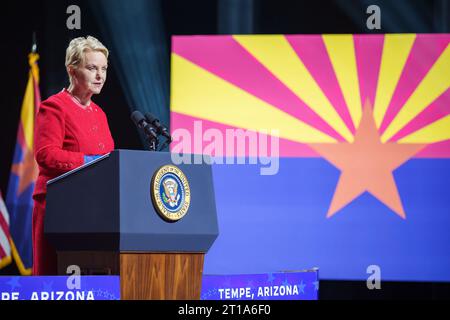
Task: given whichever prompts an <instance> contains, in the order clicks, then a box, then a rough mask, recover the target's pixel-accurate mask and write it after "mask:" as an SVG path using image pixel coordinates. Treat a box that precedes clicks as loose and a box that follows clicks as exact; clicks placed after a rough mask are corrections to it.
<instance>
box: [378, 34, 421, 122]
mask: <svg viewBox="0 0 450 320" xmlns="http://www.w3.org/2000/svg"><path fill="white" fill-rule="evenodd" d="M415 39H416V35H415V34H387V35H385V36H384V45H383V54H382V57H381V65H380V73H379V75H378V85H377V91H376V92H377V93H376V97H375V105H374V107H373V115H374V118H375V124H376V125H377V128H379V127H380V126H381V123H382V122H383V118H384V116H385V114H386V111H387V108H388V106H389V103H390V102H391V99H392V95H393V94H394V90H395V88H396V87H397V83H398V81H399V79H400V76H401V74H402V71H403V68H404V66H405V63H406V60H407V59H408V56H409V53H410V51H411V48H412V46H413V43H414V41H415Z"/></svg>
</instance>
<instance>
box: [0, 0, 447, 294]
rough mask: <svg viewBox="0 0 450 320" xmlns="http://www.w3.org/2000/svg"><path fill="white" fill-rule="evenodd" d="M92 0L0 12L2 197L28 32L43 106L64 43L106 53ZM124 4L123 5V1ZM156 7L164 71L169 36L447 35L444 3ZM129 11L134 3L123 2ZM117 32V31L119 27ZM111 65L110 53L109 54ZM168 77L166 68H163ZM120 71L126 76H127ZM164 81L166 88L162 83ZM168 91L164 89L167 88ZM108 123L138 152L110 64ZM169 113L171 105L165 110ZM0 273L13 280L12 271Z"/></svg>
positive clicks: (339, 284)
mask: <svg viewBox="0 0 450 320" xmlns="http://www.w3.org/2000/svg"><path fill="white" fill-rule="evenodd" d="M95 1H96V0H92V1H90V2H88V1H87V0H82V1H75V0H69V1H67V0H60V1H50V0H34V1H26V2H25V1H7V2H3V3H2V7H1V9H0V17H1V19H0V35H1V41H0V61H2V65H1V75H0V82H1V83H0V88H1V94H0V138H1V144H0V146H1V147H0V190H1V191H2V193H3V194H5V193H6V190H7V184H8V178H9V174H10V168H11V161H12V157H13V150H14V146H15V143H16V134H17V128H18V121H19V116H20V108H21V104H22V99H23V95H24V92H25V86H26V82H27V80H28V70H29V66H28V58H27V55H28V53H29V52H30V49H31V44H32V34H33V31H34V32H36V39H37V45H38V50H37V51H38V53H39V54H40V60H39V62H38V63H39V67H40V79H41V83H40V90H41V96H42V100H44V99H46V98H47V97H48V96H50V95H52V94H54V93H56V92H58V91H60V90H61V89H63V88H64V87H66V86H67V84H68V79H67V76H66V71H65V67H64V58H65V49H66V47H67V45H68V43H69V41H70V39H72V38H74V37H78V36H86V35H93V36H95V37H97V38H98V39H99V40H100V41H102V42H103V43H104V44H105V45H106V46H107V47H109V45H108V44H109V39H107V38H105V37H104V36H103V35H102V33H101V31H100V30H101V24H102V21H101V19H99V18H98V15H97V13H96V12H95V10H96V9H95V6H92V2H95ZM124 1H125V0H124ZM148 1H156V2H159V6H160V14H161V16H162V21H163V28H162V30H163V31H162V32H163V36H164V40H165V42H164V45H165V46H167V56H166V57H164V59H166V60H165V61H164V62H165V65H166V66H170V63H169V61H170V55H169V53H170V37H171V36H172V35H190V34H218V33H221V34H227V33H234V34H236V33H255V34H322V33H394V32H395V33H437V32H450V30H449V26H450V22H449V17H450V6H449V1H447V0H404V1H400V0H395V1H394V0H392V1H375V0H373V1H364V0H340V1H338V0H335V1H333V0H329V1H324V0H315V1H312V0H311V1H300V0H298V1H286V0H285V1H281V0H204V1H200V0H164V1H163V0H161V1H160V0H148ZM127 3H129V5H130V6H132V5H133V0H129V1H127ZM73 4H75V5H78V6H79V7H80V8H81V14H82V15H81V30H69V29H67V27H66V20H67V18H68V16H69V14H67V13H66V9H67V7H68V6H69V5H73ZM371 4H376V5H378V6H379V7H380V9H381V23H382V29H381V30H376V31H371V30H368V29H367V28H366V25H365V24H366V19H367V17H368V15H367V14H366V13H365V10H366V8H367V6H368V5H371ZM118 27H120V26H118ZM111 59H114V52H111V58H110V60H111ZM165 68H166V69H165V70H166V72H167V74H170V68H169V67H165ZM125 72H126V71H125ZM167 79H168V80H167V81H170V80H169V79H170V78H169V77H167ZM165 85H166V86H167V87H169V83H166V84H165ZM94 100H95V102H96V103H98V104H99V105H100V106H101V107H102V108H103V110H104V111H105V113H106V114H107V116H108V121H109V125H110V129H111V132H112V135H113V137H114V140H115V143H116V148H121V149H142V148H143V146H142V143H141V140H140V137H139V135H138V133H137V131H136V129H135V127H134V124H133V123H132V122H131V120H129V114H130V108H129V106H128V105H127V102H126V98H125V94H124V90H123V89H122V87H121V84H120V80H119V74H118V72H117V70H115V68H114V65H113V64H110V68H109V69H108V80H107V82H106V84H105V86H104V89H103V91H102V93H101V94H100V95H99V96H95V97H94ZM164 107H165V108H167V110H168V109H169V104H168V103H167V105H166V106H164ZM0 274H18V272H17V269H16V266H15V265H14V264H12V265H10V266H8V267H6V268H4V269H2V270H1V271H0ZM320 298H321V299H442V298H445V299H448V298H450V284H449V283H411V282H409V283H407V282H382V289H381V290H368V289H367V287H366V283H365V282H363V281H321V282H320Z"/></svg>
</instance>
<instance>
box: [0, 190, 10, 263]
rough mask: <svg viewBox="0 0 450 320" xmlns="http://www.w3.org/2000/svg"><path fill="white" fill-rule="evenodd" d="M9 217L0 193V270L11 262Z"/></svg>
mask: <svg viewBox="0 0 450 320" xmlns="http://www.w3.org/2000/svg"><path fill="white" fill-rule="evenodd" d="M10 238H11V236H10V234H9V215H8V211H7V210H6V206H5V202H3V196H2V194H1V192H0V269H1V268H3V267H4V266H7V265H8V264H9V263H10V262H11V247H10V244H9V239H10Z"/></svg>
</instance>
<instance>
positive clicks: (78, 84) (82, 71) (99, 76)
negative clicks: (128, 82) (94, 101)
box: [72, 51, 108, 94]
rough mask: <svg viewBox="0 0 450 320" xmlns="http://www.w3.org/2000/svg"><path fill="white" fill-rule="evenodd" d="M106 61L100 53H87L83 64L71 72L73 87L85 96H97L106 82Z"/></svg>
mask: <svg viewBox="0 0 450 320" xmlns="http://www.w3.org/2000/svg"><path fill="white" fill-rule="evenodd" d="M107 68H108V61H107V60H106V57H105V55H104V54H103V53H102V52H100V51H88V52H86V53H85V56H84V63H81V64H80V65H79V66H78V68H76V69H73V70H72V72H73V73H72V75H73V76H72V83H73V86H74V87H75V88H76V89H77V90H79V91H81V92H84V93H85V94H99V93H100V91H101V90H102V87H103V84H104V83H105V81H106V69H107Z"/></svg>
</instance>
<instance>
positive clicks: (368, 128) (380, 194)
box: [310, 106, 425, 219]
mask: <svg viewBox="0 0 450 320" xmlns="http://www.w3.org/2000/svg"><path fill="white" fill-rule="evenodd" d="M310 146H311V147H312V148H313V149H314V150H316V151H317V152H318V153H319V154H320V155H322V156H323V157H324V158H325V159H326V160H328V161H329V162H330V163H332V164H333V165H334V166H335V167H337V168H339V169H340V170H341V175H340V177H339V181H338V184H337V186H336V190H335V192H334V196H333V200H332V202H331V205H330V207H329V209H328V213H327V217H331V216H333V215H334V214H336V213H337V212H338V211H339V210H341V209H342V208H343V207H345V206H346V205H348V204H349V203H350V202H352V201H353V200H355V199H356V198H357V197H359V196H360V195H361V194H363V193H364V192H366V191H367V192H369V193H370V194H372V195H373V196H374V197H375V198H377V199H378V200H380V201H381V202H382V203H384V204H385V205H386V206H388V207H389V208H391V209H392V210H393V211H394V212H395V213H396V214H397V215H399V216H400V217H402V218H403V219H405V218H406V215H405V211H404V209H403V206H402V201H401V198H400V195H399V193H398V189H397V186H396V183H395V179H394V176H393V171H394V170H395V169H396V168H398V167H399V166H400V165H402V164H403V163H405V162H406V161H408V159H410V158H411V157H412V156H414V154H416V153H417V152H418V151H420V150H421V149H422V148H423V147H424V146H425V145H424V144H399V143H395V142H387V143H382V142H381V140H380V134H379V132H378V130H377V128H376V125H375V121H374V119H373V115H372V109H371V108H370V107H369V106H366V107H365V108H364V112H363V115H362V119H361V122H360V124H359V127H358V129H357V131H356V134H355V139H354V141H353V142H352V143H348V142H341V143H331V144H327V143H317V144H310Z"/></svg>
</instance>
